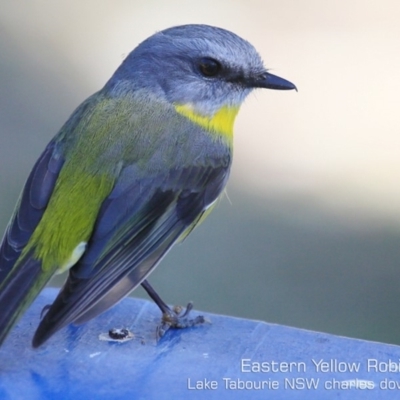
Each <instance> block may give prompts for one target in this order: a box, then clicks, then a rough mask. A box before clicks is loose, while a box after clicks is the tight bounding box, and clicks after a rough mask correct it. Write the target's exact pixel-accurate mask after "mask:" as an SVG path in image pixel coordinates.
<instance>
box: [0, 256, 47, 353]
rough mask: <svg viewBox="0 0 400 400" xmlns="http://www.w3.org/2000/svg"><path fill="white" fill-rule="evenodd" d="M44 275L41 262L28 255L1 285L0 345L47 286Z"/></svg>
mask: <svg viewBox="0 0 400 400" xmlns="http://www.w3.org/2000/svg"><path fill="white" fill-rule="evenodd" d="M42 273H43V271H42V268H41V262H40V261H38V260H35V259H33V258H32V257H30V256H29V255H27V256H26V257H25V259H23V260H22V261H21V262H20V263H18V265H16V266H15V267H14V268H13V269H12V270H11V271H10V272H9V273H8V275H7V276H6V278H5V279H4V281H3V282H2V283H1V285H0V345H1V344H2V343H3V342H4V340H5V339H6V337H7V335H8V334H9V332H10V330H11V329H12V327H13V326H14V324H15V323H16V322H17V321H18V320H19V318H20V317H21V316H22V314H23V313H24V312H25V311H26V309H27V308H28V307H29V306H30V304H31V303H32V301H33V300H34V299H35V297H36V296H37V294H38V293H39V291H40V290H41V289H42V287H43V286H44V285H45V284H46V281H45V282H41V280H43V276H42V279H40V275H41V274H42Z"/></svg>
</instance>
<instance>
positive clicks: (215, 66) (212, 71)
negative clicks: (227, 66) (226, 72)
mask: <svg viewBox="0 0 400 400" xmlns="http://www.w3.org/2000/svg"><path fill="white" fill-rule="evenodd" d="M199 70H200V72H201V73H202V74H203V75H204V76H207V77H212V76H216V75H218V73H219V72H220V71H221V64H220V63H219V62H218V61H217V60H214V59H213V58H207V57H205V58H202V59H201V60H200V62H199Z"/></svg>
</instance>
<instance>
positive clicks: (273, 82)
mask: <svg viewBox="0 0 400 400" xmlns="http://www.w3.org/2000/svg"><path fill="white" fill-rule="evenodd" d="M251 84H252V85H251V86H252V87H254V88H265V89H275V90H292V89H295V90H296V92H297V87H296V86H295V85H293V83H292V82H289V81H287V80H286V79H283V78H280V77H279V76H276V75H272V74H270V73H269V72H265V73H264V74H262V75H261V76H259V77H257V78H256V79H254V80H253V81H252V82H251Z"/></svg>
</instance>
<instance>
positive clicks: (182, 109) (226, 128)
mask: <svg viewBox="0 0 400 400" xmlns="http://www.w3.org/2000/svg"><path fill="white" fill-rule="evenodd" d="M175 110H176V111H177V112H178V113H179V114H181V115H183V116H184V117H186V118H188V119H190V120H191V121H192V122H194V123H195V124H197V125H200V126H201V127H202V128H205V129H206V130H207V131H209V132H211V133H215V134H217V136H223V137H225V138H226V139H227V140H228V142H229V143H232V140H233V124H234V122H235V118H236V115H237V113H238V112H239V107H228V106H224V107H221V108H220V109H219V110H218V111H217V112H216V113H215V114H214V115H212V116H211V117H210V116H205V115H201V114H198V113H197V112H196V111H194V110H193V107H192V106H191V105H188V104H177V105H175Z"/></svg>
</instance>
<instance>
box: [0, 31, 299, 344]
mask: <svg viewBox="0 0 400 400" xmlns="http://www.w3.org/2000/svg"><path fill="white" fill-rule="evenodd" d="M257 88H266V89H277V90H292V89H296V86H295V85H294V84H293V83H291V82H289V81H287V80H285V79H283V78H280V77H278V76H276V75H273V74H271V73H270V72H269V71H268V70H267V69H266V68H265V67H264V64H263V61H262V59H261V57H260V55H259V54H258V53H257V51H256V49H255V48H254V47H253V46H252V45H251V44H250V43H249V42H248V41H246V40H245V39H242V38H241V37H239V36H238V35H236V34H235V33H233V32H230V31H228V30H225V29H222V28H218V27H214V26H209V25H202V24H189V25H181V26H175V27H171V28H168V29H165V30H161V31H159V32H156V33H155V34H153V35H152V36H150V37H149V38H147V39H145V40H144V41H143V42H141V43H140V44H139V45H138V46H137V47H136V48H135V49H134V50H133V51H132V52H131V53H129V54H128V56H127V57H126V58H125V60H124V61H123V62H122V64H121V65H120V66H119V68H118V69H117V70H116V71H115V73H114V74H113V75H112V77H111V78H110V79H109V80H108V81H107V82H106V84H105V86H104V87H103V88H102V89H100V90H99V91H98V92H96V93H95V94H93V95H91V96H90V97H89V98H88V99H86V100H85V101H84V102H83V103H82V104H81V105H80V106H78V108H77V109H76V110H75V111H74V112H73V113H72V115H71V116H70V117H69V119H68V120H67V121H66V123H65V124H64V125H63V126H62V127H61V129H60V130H59V132H58V133H57V134H56V135H55V137H54V138H53V139H52V140H51V141H50V142H49V144H48V145H47V147H46V148H45V149H44V151H43V153H42V154H41V156H40V157H39V159H38V160H37V162H36V163H35V165H34V167H33V169H32V171H31V173H30V175H29V177H28V179H27V181H26V183H25V186H24V188H23V190H22V193H21V195H20V198H19V200H18V202H17V205H16V208H15V210H14V213H13V215H12V217H11V220H10V222H9V224H8V226H7V228H6V231H5V234H4V237H3V239H2V242H1V246H0V310H1V311H0V344H2V343H3V342H4V340H5V339H6V337H7V336H8V334H9V333H10V331H11V330H12V328H13V326H14V325H15V324H16V322H17V321H18V320H19V319H20V318H21V317H22V315H23V314H24V313H25V311H26V310H27V309H28V308H29V306H30V305H31V303H32V302H33V300H34V299H35V298H36V297H37V296H38V294H39V293H40V291H41V290H42V289H43V288H44V286H45V285H46V284H47V283H48V281H49V280H50V279H51V278H52V277H53V276H54V275H55V274H60V273H63V272H66V271H68V276H67V278H66V280H65V283H64V284H63V286H62V288H61V289H60V292H59V294H58V295H57V297H56V298H55V300H54V302H53V303H52V304H51V305H49V306H47V307H45V309H44V310H43V312H42V314H43V315H42V318H41V320H40V322H38V327H37V329H36V331H35V333H34V335H33V339H32V346H33V347H34V348H37V347H39V346H41V345H42V344H43V343H45V342H46V341H47V340H48V339H49V338H50V337H51V336H52V335H54V334H55V333H56V332H57V331H59V330H60V329H62V328H63V327H65V326H67V325H69V324H71V323H73V324H82V323H85V322H87V321H89V320H91V319H92V318H94V317H96V316H97V315H99V314H101V313H102V312H104V311H105V310H107V309H109V308H110V307H112V306H113V305H114V304H116V303H117V302H119V301H120V300H121V299H122V298H124V297H125V296H126V295H128V294H129V293H130V292H131V291H132V290H133V289H135V288H136V287H137V286H139V285H142V286H143V287H144V289H145V290H146V291H147V292H148V293H149V295H150V297H151V298H153V300H154V301H155V302H156V304H157V305H158V306H159V308H160V309H161V312H162V323H161V325H160V329H159V331H158V333H159V335H160V336H162V335H163V334H164V333H165V332H166V331H167V330H168V329H169V328H184V327H187V326H192V325H195V324H200V323H202V322H204V319H203V318H202V317H201V316H200V317H197V318H195V319H190V317H189V312H190V310H191V309H192V304H191V303H189V304H188V307H187V308H186V310H184V311H183V312H182V311H180V312H179V311H178V310H175V309H171V308H169V306H168V305H167V304H166V303H165V302H164V301H163V300H162V299H161V298H160V297H159V296H158V294H157V292H156V291H155V290H154V289H153V288H152V286H151V285H150V283H149V282H148V280H147V277H148V275H149V274H150V273H151V272H152V271H153V270H154V268H155V267H156V266H157V265H158V264H159V262H160V261H161V260H162V259H163V257H164V256H165V255H166V254H167V253H168V251H169V250H170V248H171V247H172V246H173V245H174V244H175V243H179V242H182V241H183V239H184V238H186V237H187V235H188V234H190V233H191V232H192V231H193V229H194V228H195V227H196V226H197V225H199V223H201V221H202V220H204V218H205V217H206V216H207V215H208V214H209V213H210V211H211V210H212V208H213V207H214V206H215V204H216V202H217V200H218V199H219V198H220V196H221V195H222V193H223V191H224V188H225V185H226V183H227V180H228V177H229V172H230V167H231V163H232V149H233V125H234V120H235V117H236V115H237V113H238V111H239V108H240V105H241V104H242V103H243V101H244V99H245V98H246V97H247V95H248V94H249V93H250V92H251V91H252V90H253V89H257ZM296 90H297V89H296Z"/></svg>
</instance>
